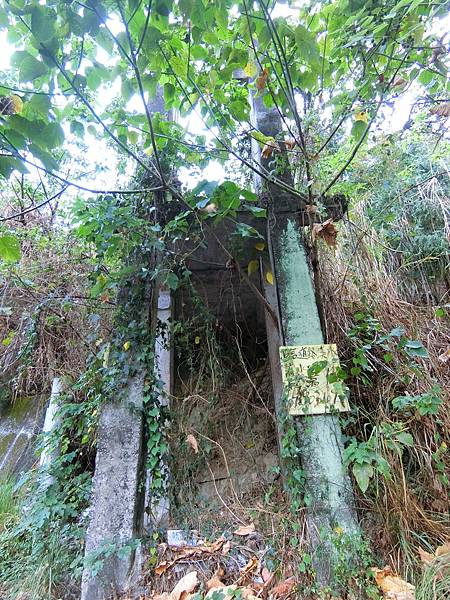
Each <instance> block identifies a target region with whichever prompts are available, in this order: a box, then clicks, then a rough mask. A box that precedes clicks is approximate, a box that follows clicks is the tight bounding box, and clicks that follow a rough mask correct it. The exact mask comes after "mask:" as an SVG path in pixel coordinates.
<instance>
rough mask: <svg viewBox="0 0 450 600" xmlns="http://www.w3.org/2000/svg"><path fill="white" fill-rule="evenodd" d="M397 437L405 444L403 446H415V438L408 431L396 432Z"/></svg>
mask: <svg viewBox="0 0 450 600" xmlns="http://www.w3.org/2000/svg"><path fill="white" fill-rule="evenodd" d="M395 438H396V439H397V441H399V442H400V444H403V446H410V447H413V446H414V438H413V436H412V435H411V434H410V433H408V432H407V431H400V432H399V433H397V434H396V436H395Z"/></svg>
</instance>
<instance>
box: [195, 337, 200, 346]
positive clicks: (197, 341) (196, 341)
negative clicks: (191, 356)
mask: <svg viewBox="0 0 450 600" xmlns="http://www.w3.org/2000/svg"><path fill="white" fill-rule="evenodd" d="M194 344H196V345H197V346H198V345H199V344H200V336H199V335H196V336H195V339H194Z"/></svg>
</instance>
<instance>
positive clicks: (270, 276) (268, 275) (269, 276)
mask: <svg viewBox="0 0 450 600" xmlns="http://www.w3.org/2000/svg"><path fill="white" fill-rule="evenodd" d="M266 281H267V283H270V285H273V273H272V271H267V272H266Z"/></svg>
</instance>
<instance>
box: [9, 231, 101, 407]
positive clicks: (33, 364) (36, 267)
mask: <svg viewBox="0 0 450 600" xmlns="http://www.w3.org/2000/svg"><path fill="white" fill-rule="evenodd" d="M18 233H19V235H21V233H20V230H19V232H18ZM21 246H22V258H21V261H20V264H19V265H18V266H11V267H9V268H7V267H3V271H2V272H1V273H0V306H1V308H2V311H1V314H0V340H2V341H3V343H2V345H0V370H1V373H2V375H1V379H0V383H1V385H2V387H3V388H4V389H7V390H8V396H9V399H10V400H12V401H14V400H15V399H16V398H17V397H21V396H35V395H40V394H42V393H47V392H48V390H49V388H50V386H51V381H52V379H53V377H55V376H56V375H60V376H65V377H69V378H72V379H76V378H77V377H78V376H79V374H80V373H82V372H83V371H84V369H85V366H86V357H87V355H88V352H89V350H91V349H93V348H94V347H95V346H94V343H95V337H96V335H95V334H96V333H97V334H98V336H100V335H101V333H102V331H104V328H105V327H107V326H108V322H109V313H110V312H111V310H110V309H111V308H112V306H110V305H109V304H102V303H99V302H96V301H93V300H92V299H91V298H89V291H88V290H89V287H90V282H89V280H88V276H89V272H90V264H89V262H90V258H89V256H88V255H86V254H82V253H81V252H80V250H79V248H78V247H77V246H78V244H77V241H76V240H74V239H72V238H71V236H70V235H69V234H68V232H65V231H60V232H57V231H55V232H51V233H48V234H45V233H42V232H38V231H37V230H36V231H35V232H34V234H33V233H31V234H30V232H27V233H26V234H25V235H23V236H22V240H21ZM93 311H97V312H99V313H100V314H101V316H102V319H101V327H102V329H101V330H100V329H97V323H95V322H94V321H92V319H90V318H89V313H90V312H93Z"/></svg>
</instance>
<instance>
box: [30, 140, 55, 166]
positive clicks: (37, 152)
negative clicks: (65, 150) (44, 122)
mask: <svg viewBox="0 0 450 600" xmlns="http://www.w3.org/2000/svg"><path fill="white" fill-rule="evenodd" d="M30 150H31V152H32V154H33V156H35V157H36V158H37V159H39V160H40V161H41V163H42V164H43V165H44V167H45V168H46V169H48V170H49V171H58V163H57V162H56V160H55V159H54V158H53V156H52V155H51V154H49V153H48V152H46V151H45V150H43V149H42V148H40V147H39V146H38V145H37V144H31V146H30Z"/></svg>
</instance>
